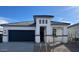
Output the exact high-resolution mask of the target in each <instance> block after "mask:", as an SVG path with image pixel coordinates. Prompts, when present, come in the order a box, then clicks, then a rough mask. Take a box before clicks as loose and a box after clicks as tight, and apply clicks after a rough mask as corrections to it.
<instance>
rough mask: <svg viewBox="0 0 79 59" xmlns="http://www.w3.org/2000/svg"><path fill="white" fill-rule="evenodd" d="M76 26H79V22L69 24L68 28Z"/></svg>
mask: <svg viewBox="0 0 79 59" xmlns="http://www.w3.org/2000/svg"><path fill="white" fill-rule="evenodd" d="M74 26H79V23H77V24H73V25H71V26H69V27H68V28H71V27H74Z"/></svg>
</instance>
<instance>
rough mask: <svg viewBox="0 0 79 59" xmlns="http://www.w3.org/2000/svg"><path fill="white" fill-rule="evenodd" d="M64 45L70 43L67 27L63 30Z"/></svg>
mask: <svg viewBox="0 0 79 59" xmlns="http://www.w3.org/2000/svg"><path fill="white" fill-rule="evenodd" d="M62 42H63V43H67V42H68V29H67V27H64V28H63V41H62Z"/></svg>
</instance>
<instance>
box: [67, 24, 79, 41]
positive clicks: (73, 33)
mask: <svg viewBox="0 0 79 59" xmlns="http://www.w3.org/2000/svg"><path fill="white" fill-rule="evenodd" d="M68 30H69V39H70V40H72V39H79V23H77V24H74V25H71V26H69V27H68Z"/></svg>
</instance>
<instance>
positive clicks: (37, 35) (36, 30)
mask: <svg viewBox="0 0 79 59" xmlns="http://www.w3.org/2000/svg"><path fill="white" fill-rule="evenodd" d="M35 42H36V43H40V27H39V26H36V29H35Z"/></svg>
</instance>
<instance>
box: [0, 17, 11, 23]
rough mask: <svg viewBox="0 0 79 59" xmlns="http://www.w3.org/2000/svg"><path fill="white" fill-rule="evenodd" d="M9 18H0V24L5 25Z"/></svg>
mask: <svg viewBox="0 0 79 59" xmlns="http://www.w3.org/2000/svg"><path fill="white" fill-rule="evenodd" d="M9 20H10V19H9V18H5V17H0V24H5V23H9Z"/></svg>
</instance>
